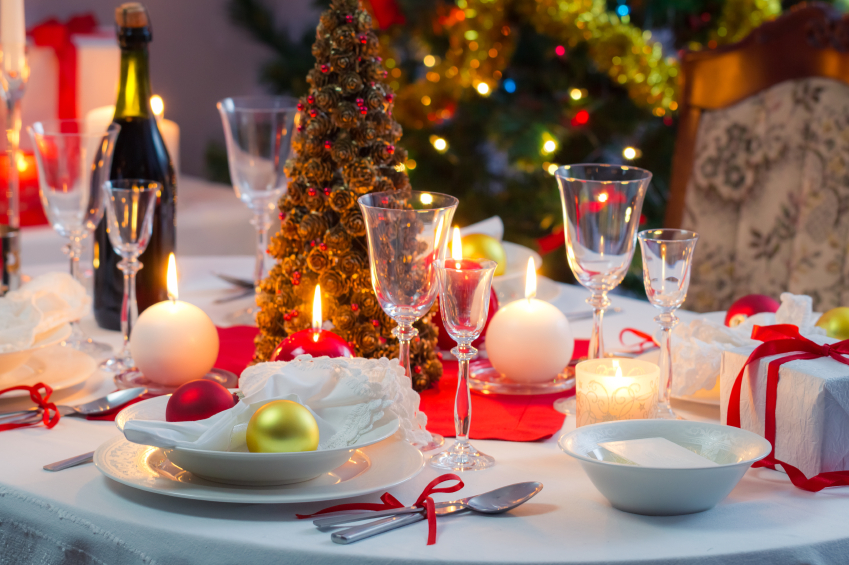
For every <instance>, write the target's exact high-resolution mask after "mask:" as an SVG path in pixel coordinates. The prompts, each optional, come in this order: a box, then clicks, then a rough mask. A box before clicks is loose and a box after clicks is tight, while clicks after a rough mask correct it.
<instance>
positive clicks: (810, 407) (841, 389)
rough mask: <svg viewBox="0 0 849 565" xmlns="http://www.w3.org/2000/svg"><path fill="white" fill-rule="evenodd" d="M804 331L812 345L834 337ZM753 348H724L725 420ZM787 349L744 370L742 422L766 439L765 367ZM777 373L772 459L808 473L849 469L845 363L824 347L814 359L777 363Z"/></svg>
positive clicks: (848, 379)
mask: <svg viewBox="0 0 849 565" xmlns="http://www.w3.org/2000/svg"><path fill="white" fill-rule="evenodd" d="M806 337H807V338H808V339H809V340H810V341H811V342H813V343H814V344H816V347H821V346H822V345H823V344H833V343H836V341H837V340H834V339H831V338H827V337H825V336H818V335H808V336H806ZM809 349H810V348H809ZM754 350H755V346H745V347H738V348H736V349H732V350H729V351H724V352H723V354H722V363H721V368H720V376H719V386H720V411H721V419H722V423H723V424H727V423H728V416H729V400H730V399H731V397H732V394H731V392H732V387H733V385H734V382H735V380H736V379H737V375H738V374H739V373H740V369H742V368H743V366H744V365H745V364H746V360H747V359H748V358H749V356H750V355H751V354H752V352H753V351H754ZM796 351H800V350H796ZM801 351H804V350H801ZM824 351H826V350H824ZM788 355H793V353H782V354H779V355H772V356H768V357H763V358H762V359H758V360H756V361H753V362H751V363H750V364H749V365H748V366H747V367H746V369H745V371H744V373H743V379H742V387H741V391H740V427H742V428H745V429H747V430H750V431H752V432H755V433H757V434H759V435H761V436H764V437H767V439H769V437H768V434H767V433H766V424H767V422H768V415H767V373H768V367H769V363H770V362H771V361H776V360H778V359H781V358H786V357H788ZM778 377H779V380H778V386H777V392H776V400H775V440H774V445H775V454H774V457H775V459H777V460H778V461H783V462H786V463H788V464H789V465H792V466H794V467H796V468H798V469H799V470H800V471H802V472H803V473H804V474H805V475H806V476H807V477H813V476H815V475H818V474H819V473H824V472H831V471H842V470H845V469H849V412H848V411H849V365H846V364H844V363H841V362H839V361H837V360H835V359H834V358H832V357H830V356H828V354H827V353H826V354H824V355H823V356H820V357H819V358H815V359H797V360H793V361H789V362H785V363H783V364H781V365H780V367H779V368H778Z"/></svg>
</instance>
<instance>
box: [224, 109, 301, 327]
mask: <svg viewBox="0 0 849 565" xmlns="http://www.w3.org/2000/svg"><path fill="white" fill-rule="evenodd" d="M297 104H298V101H297V100H296V99H294V98H290V97H287V96H240V97H233V98H225V99H224V100H221V101H220V102H218V104H217V107H218V111H219V112H220V114H221V121H222V122H223V124H224V135H225V137H226V141H227V160H228V162H229V164H230V180H231V181H232V183H233V189H234V190H235V191H236V196H237V197H238V198H239V199H240V200H241V201H242V202H244V203H245V204H246V205H247V206H248V208H250V209H251V211H252V212H253V219H252V220H251V223H252V224H253V225H254V227H255V228H256V264H255V266H254V274H253V280H254V288H255V291H256V292H259V289H260V283H262V279H263V277H264V276H265V257H266V250H267V249H268V229H269V228H270V227H271V212H272V211H273V210H274V208H275V205H276V204H277V201H278V200H279V199H280V197H281V196H283V194H284V193H285V192H286V185H287V182H288V181H287V178H286V173H285V172H284V165H285V164H286V159H288V157H289V151H290V149H291V146H292V134H293V132H294V129H295V128H294V126H295V115H296V114H297V113H298V108H297ZM256 312H257V307H256V306H254V307H252V308H250V309H248V310H247V311H242V312H239V313H237V314H236V316H234V318H235V319H234V321H237V322H241V323H250V324H254V323H255V320H254V318H255V316H256Z"/></svg>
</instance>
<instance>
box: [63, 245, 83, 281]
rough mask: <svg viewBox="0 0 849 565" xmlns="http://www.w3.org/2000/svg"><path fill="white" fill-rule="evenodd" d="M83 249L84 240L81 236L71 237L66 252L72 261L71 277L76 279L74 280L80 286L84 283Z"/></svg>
mask: <svg viewBox="0 0 849 565" xmlns="http://www.w3.org/2000/svg"><path fill="white" fill-rule="evenodd" d="M82 249H83V238H82V237H79V236H71V241H70V242H69V243H68V246H67V247H66V248H65V251H66V252H67V254H68V259H70V261H71V276H72V277H74V280H76V281H77V282H78V283H80V284H83V281H82V279H81V278H80V255H82Z"/></svg>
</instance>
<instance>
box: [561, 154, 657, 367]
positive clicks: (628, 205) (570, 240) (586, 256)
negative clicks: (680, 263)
mask: <svg viewBox="0 0 849 565" xmlns="http://www.w3.org/2000/svg"><path fill="white" fill-rule="evenodd" d="M651 176H652V175H651V173H650V172H648V171H646V170H644V169H638V168H636V167H627V166H621V165H597V164H589V165H566V166H564V167H560V168H559V169H557V172H555V177H556V178H557V183H558V185H559V187H560V199H561V201H562V203H563V222H564V224H565V232H566V259H567V260H568V261H569V267H571V269H572V272H573V273H574V274H575V278H576V279H578V282H579V283H581V284H582V285H583V286H585V287H586V288H587V289H588V290H589V291H590V292H591V293H592V296H591V297H590V298H588V299H587V303H589V304H590V305H591V306H592V307H593V331H592V336H591V338H590V347H589V358H590V359H598V358H601V357H604V343H603V339H602V335H603V334H602V319H603V317H604V310H605V309H606V308H607V307H608V306H609V305H610V300H608V298H607V293H608V292H609V291H611V290H613V289H614V288H616V287H617V286H618V285H619V283H620V282H622V279H623V278H624V277H625V273H627V272H628V267H630V265H631V259H632V258H633V257H634V246H635V244H636V239H637V226H638V225H639V223H640V212H641V210H642V207H643V198H644V197H645V195H646V190H647V188H648V185H649V181H650V180H651Z"/></svg>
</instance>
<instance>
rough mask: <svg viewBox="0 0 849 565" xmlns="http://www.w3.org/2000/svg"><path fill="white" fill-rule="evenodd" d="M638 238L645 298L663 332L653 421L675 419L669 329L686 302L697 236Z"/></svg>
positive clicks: (651, 233)
mask: <svg viewBox="0 0 849 565" xmlns="http://www.w3.org/2000/svg"><path fill="white" fill-rule="evenodd" d="M639 238H640V249H641V250H642V252H643V282H644V283H645V285H646V296H648V299H649V302H651V303H652V305H654V307H655V308H658V309H659V310H660V314H659V315H658V316H657V317H655V319H654V320H655V322H657V323H658V324H660V327H661V328H662V330H663V335H662V338H661V342H660V386H659V387H658V403H657V414H658V415H657V417H658V418H664V419H676V418H677V416H676V415H675V413H674V412H673V411H672V403H671V401H670V398H669V394H670V391H671V389H672V347H671V345H672V328H673V327H675V325H676V324H677V323H678V318H677V317H676V316H675V310H676V309H677V308H678V307H679V306H681V304H683V303H684V299H685V298H687V289H688V287H689V286H690V268H691V266H692V261H693V250H694V249H695V248H696V242H698V240H699V234H697V233H696V232H692V231H687V230H675V229H659V230H645V231H641V232H640V234H639Z"/></svg>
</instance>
